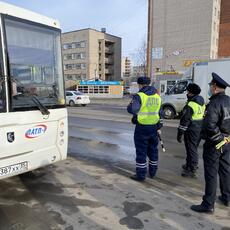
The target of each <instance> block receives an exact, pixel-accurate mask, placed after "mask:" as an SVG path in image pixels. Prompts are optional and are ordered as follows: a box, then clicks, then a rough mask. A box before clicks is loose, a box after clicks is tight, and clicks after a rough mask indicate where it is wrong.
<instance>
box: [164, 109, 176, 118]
mask: <svg viewBox="0 0 230 230" xmlns="http://www.w3.org/2000/svg"><path fill="white" fill-rule="evenodd" d="M163 112H164V118H165V119H173V118H174V117H175V116H176V112H175V110H174V108H173V107H172V106H165V107H164V108H163Z"/></svg>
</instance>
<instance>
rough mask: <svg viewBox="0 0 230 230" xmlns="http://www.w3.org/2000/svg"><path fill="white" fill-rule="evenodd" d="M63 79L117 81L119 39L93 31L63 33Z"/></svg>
mask: <svg viewBox="0 0 230 230" xmlns="http://www.w3.org/2000/svg"><path fill="white" fill-rule="evenodd" d="M62 55H63V65H64V74H65V78H66V80H91V79H93V80H96V79H100V80H105V81H112V80H120V79H121V38H120V37H117V36H113V35H110V34H107V33H106V32H105V29H103V30H102V32H100V31H97V30H94V29H82V30H76V31H71V32H67V33H63V34H62Z"/></svg>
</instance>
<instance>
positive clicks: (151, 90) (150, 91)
mask: <svg viewBox="0 0 230 230" xmlns="http://www.w3.org/2000/svg"><path fill="white" fill-rule="evenodd" d="M139 92H142V93H145V94H146V95H154V94H156V93H157V90H156V88H155V87H153V86H144V87H143V88H142V89H140V90H139ZM140 108H141V98H140V96H139V95H138V94H135V95H133V99H132V101H131V102H130V104H129V105H128V106H127V111H128V113H131V114H132V115H133V118H132V123H133V124H137V125H140V124H138V121H137V113H138V112H139V110H140ZM159 115H160V120H159V123H158V124H157V125H144V126H150V127H152V126H154V127H156V129H160V128H161V127H162V126H163V111H162V109H160V112H159Z"/></svg>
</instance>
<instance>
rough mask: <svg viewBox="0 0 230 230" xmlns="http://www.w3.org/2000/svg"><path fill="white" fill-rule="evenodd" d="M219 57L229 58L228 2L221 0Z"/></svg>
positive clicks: (229, 6) (229, 20)
mask: <svg viewBox="0 0 230 230" xmlns="http://www.w3.org/2000/svg"><path fill="white" fill-rule="evenodd" d="M218 56H219V57H230V1H229V0H221V13H220V35H219V51H218Z"/></svg>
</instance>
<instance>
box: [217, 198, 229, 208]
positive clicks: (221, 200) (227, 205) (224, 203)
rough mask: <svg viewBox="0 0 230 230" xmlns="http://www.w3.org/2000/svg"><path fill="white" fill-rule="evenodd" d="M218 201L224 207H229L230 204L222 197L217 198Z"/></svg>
mask: <svg viewBox="0 0 230 230" xmlns="http://www.w3.org/2000/svg"><path fill="white" fill-rule="evenodd" d="M218 199H219V201H220V202H221V203H222V204H223V205H224V206H226V207H229V206H230V202H229V201H227V200H225V199H224V198H223V196H218Z"/></svg>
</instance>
